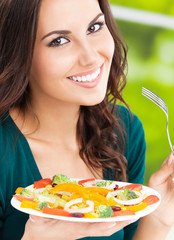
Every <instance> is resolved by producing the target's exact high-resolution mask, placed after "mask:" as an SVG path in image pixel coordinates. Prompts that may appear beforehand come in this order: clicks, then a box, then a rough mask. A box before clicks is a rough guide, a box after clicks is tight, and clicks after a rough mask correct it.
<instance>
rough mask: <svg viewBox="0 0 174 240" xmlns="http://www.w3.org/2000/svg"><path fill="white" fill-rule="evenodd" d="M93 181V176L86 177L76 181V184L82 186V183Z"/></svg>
mask: <svg viewBox="0 0 174 240" xmlns="http://www.w3.org/2000/svg"><path fill="white" fill-rule="evenodd" d="M93 181H95V178H88V179H83V180H80V181H78V184H80V185H82V186H83V184H84V183H87V182H93Z"/></svg>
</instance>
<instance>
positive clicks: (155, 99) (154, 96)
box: [142, 87, 168, 112]
mask: <svg viewBox="0 0 174 240" xmlns="http://www.w3.org/2000/svg"><path fill="white" fill-rule="evenodd" d="M142 95H143V96H145V97H147V98H148V99H150V100H151V101H153V102H154V103H155V104H157V105H158V106H159V107H161V108H162V109H163V110H164V111H165V112H168V108H167V105H166V103H165V102H164V100H163V99H162V98H161V97H159V96H158V95H157V94H155V93H153V92H152V91H150V90H149V89H147V88H145V87H142Z"/></svg>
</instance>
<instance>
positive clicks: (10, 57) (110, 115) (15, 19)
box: [0, 0, 128, 181]
mask: <svg viewBox="0 0 174 240" xmlns="http://www.w3.org/2000/svg"><path fill="white" fill-rule="evenodd" d="M41 2H42V1H41V0H32V1H31V0H24V1H22V3H21V0H1V1H0V116H1V117H3V116H4V115H5V114H6V113H8V112H9V110H10V109H11V108H13V107H17V108H19V109H20V110H21V111H22V112H25V110H26V109H28V108H29V107H30V108H31V104H30V86H29V78H28V76H29V72H30V68H31V63H32V56H33V51H34V45H35V39H36V33H37V24H38V17H39V10H40V6H41ZM98 2H99V5H100V8H101V10H102V12H103V13H104V15H105V20H106V24H107V27H108V29H109V30H110V33H111V35H112V37H113V39H114V42H115V52H114V56H113V61H112V65H111V70H110V75H109V80H108V87H107V94H106V96H105V98H104V100H103V101H102V102H101V103H100V104H97V105H95V106H81V107H80V115H79V120H78V123H77V139H78V142H79V154H80V156H81V158H82V159H83V161H84V162H85V163H86V165H87V166H88V167H89V168H90V169H91V171H92V172H93V173H94V174H97V172H98V170H99V169H100V170H103V171H104V172H107V171H108V170H109V169H112V170H113V173H114V178H115V179H116V180H120V179H122V180H123V181H126V168H127V161H126V159H125V157H124V145H125V144H124V139H125V133H124V130H123V128H122V125H121V120H120V118H119V116H118V115H117V116H116V115H115V113H114V109H115V105H116V103H117V101H118V100H119V101H120V102H122V103H124V104H125V105H126V106H127V107H128V105H127V104H126V102H125V101H124V99H123V97H122V90H123V88H124V87H125V85H126V75H125V68H126V66H127V60H126V55H127V49H126V45H125V44H124V42H123V40H122V39H121V35H120V33H119V30H118V27H117V25H116V22H115V20H114V18H113V16H112V13H111V10H110V5H109V3H108V1H107V0H98ZM114 129H116V131H114ZM96 176H97V175H96ZM101 177H102V176H101Z"/></svg>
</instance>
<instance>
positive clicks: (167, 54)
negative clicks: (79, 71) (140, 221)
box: [111, 5, 174, 240]
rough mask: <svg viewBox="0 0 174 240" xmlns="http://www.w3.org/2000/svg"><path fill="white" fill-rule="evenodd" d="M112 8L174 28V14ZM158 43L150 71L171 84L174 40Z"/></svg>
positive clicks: (124, 16) (118, 14)
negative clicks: (160, 64) (157, 61)
mask: <svg viewBox="0 0 174 240" xmlns="http://www.w3.org/2000/svg"><path fill="white" fill-rule="evenodd" d="M111 10H112V13H113V15H114V17H115V18H116V19H119V20H123V21H128V22H135V23H139V24H144V25H149V26H154V27H160V28H164V29H165V28H166V29H170V30H174V17H172V16H167V15H163V14H157V13H153V12H148V11H143V10H138V9H133V8H127V7H122V6H118V5H111ZM157 45H159V46H157V47H159V49H160V50H159V58H160V59H161V60H162V66H159V65H157V66H156V69H155V66H153V69H152V71H150V73H151V75H153V74H154V77H157V78H158V80H160V81H161V82H162V81H165V84H169V85H170V84H173V81H174V68H170V67H169V65H170V64H172V65H173V63H174V54H173V53H174V42H173V41H172V39H171V40H169V39H166V41H165V42H162V41H160V40H159V42H158V43H157ZM171 52H172V54H171ZM137 64H138V63H137ZM137 64H136V66H137ZM150 66H151V63H149V68H150ZM133 72H134V71H133ZM133 72H132V74H133ZM140 72H141V75H142V72H143V73H144V76H145V75H146V69H144V70H143V69H142V68H141V66H140ZM157 73H159V74H157ZM130 74H131V73H130ZM136 74H137V73H136ZM156 74H157V75H156ZM166 76H168V79H166ZM164 240H174V226H173V227H172V228H171V230H170V232H169V234H168V236H167V238H166V239H164Z"/></svg>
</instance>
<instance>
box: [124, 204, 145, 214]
mask: <svg viewBox="0 0 174 240" xmlns="http://www.w3.org/2000/svg"><path fill="white" fill-rule="evenodd" d="M147 206H148V205H147V204H146V203H144V202H142V203H140V204H137V205H134V206H125V207H126V209H127V210H131V211H133V212H138V211H141V210H143V209H144V208H146V207H147Z"/></svg>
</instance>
